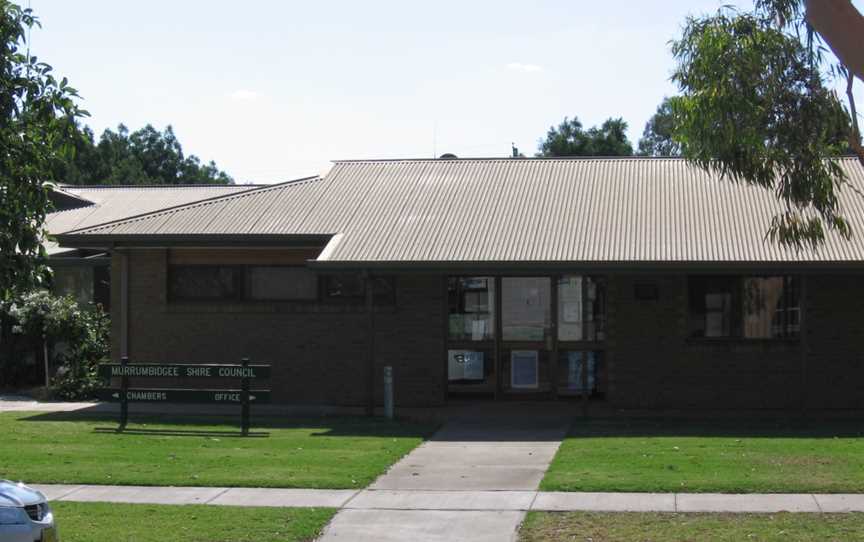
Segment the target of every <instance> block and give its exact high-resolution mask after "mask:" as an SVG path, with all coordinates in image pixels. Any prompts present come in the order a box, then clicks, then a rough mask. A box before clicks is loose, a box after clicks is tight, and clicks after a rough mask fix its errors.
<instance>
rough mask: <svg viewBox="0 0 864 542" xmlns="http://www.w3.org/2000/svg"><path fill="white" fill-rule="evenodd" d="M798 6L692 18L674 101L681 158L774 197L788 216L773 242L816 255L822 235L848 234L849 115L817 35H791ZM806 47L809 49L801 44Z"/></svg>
mask: <svg viewBox="0 0 864 542" xmlns="http://www.w3.org/2000/svg"><path fill="white" fill-rule="evenodd" d="M798 16H800V5H799V3H798V2H790V1H788V0H787V1H780V0H775V1H770V2H769V1H761V2H757V9H756V11H754V12H752V13H739V12H736V11H732V10H729V9H723V10H721V11H720V12H718V13H717V14H716V15H714V16H710V17H701V18H690V19H688V21H687V24H686V27H685V29H684V32H683V35H682V37H681V39H679V40H678V41H676V42H674V43H673V45H672V52H673V54H674V56H675V58H676V60H677V61H678V66H677V68H676V70H675V72H674V74H673V77H672V79H673V81H675V82H676V83H677V84H678V86H679V88H680V90H681V93H682V95H681V96H680V97H679V98H676V99H675V100H673V101H672V113H673V118H674V124H675V126H674V130H673V132H674V133H673V137H674V139H675V140H676V141H677V142H679V143H680V145H681V150H682V154H683V155H684V156H685V157H686V158H688V159H690V160H691V161H693V162H694V163H695V164H697V165H699V166H700V167H702V168H704V169H706V170H711V171H715V172H717V173H719V174H721V175H722V176H723V177H725V178H727V179H730V180H732V181H734V182H746V183H749V184H754V185H758V186H761V187H764V188H766V189H768V190H772V191H773V192H774V193H775V194H776V195H777V197H778V198H779V199H780V201H781V202H782V204H783V207H784V210H783V212H781V213H780V214H778V215H777V216H775V217H774V219H773V221H772V223H771V225H770V228H769V230H768V237H769V238H770V239H772V240H773V241H775V242H778V243H780V244H781V245H785V246H794V247H796V248H798V249H801V248H803V247H805V246H809V247H812V248H815V247H817V246H818V245H819V244H820V243H821V242H823V240H824V237H825V231H826V229H827V230H835V231H836V232H838V233H839V234H840V235H842V236H844V237H847V238H848V237H849V236H850V235H851V231H850V227H849V223H848V222H847V221H846V219H845V218H843V216H841V214H840V211H839V208H838V192H839V189H840V187H841V186H842V185H843V183H844V182H845V180H846V179H845V176H844V173H843V171H842V169H841V168H840V166H839V164H838V162H837V160H836V157H837V156H838V155H840V154H842V153H844V152H845V151H846V150H847V149H848V145H847V144H846V143H845V142H846V141H848V136H849V133H850V129H851V126H850V120H849V116H848V114H847V113H846V111H845V110H844V107H843V104H842V103H841V102H840V100H839V99H838V97H837V96H836V94H835V93H834V92H832V91H831V90H829V89H828V88H826V85H825V81H824V76H823V74H822V73H821V72H820V70H819V57H818V56H817V55H814V53H813V49H812V41H811V37H812V36H811V37H805V38H802V37H801V34H800V32H799V31H797V30H794V29H792V30H790V29H789V26H788V25H789V22H788V19H789V18H792V17H798ZM802 40H803V41H802Z"/></svg>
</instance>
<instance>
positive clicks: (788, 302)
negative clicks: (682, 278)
mask: <svg viewBox="0 0 864 542" xmlns="http://www.w3.org/2000/svg"><path fill="white" fill-rule="evenodd" d="M689 290H690V336H691V337H705V338H723V337H739V338H745V339H772V338H784V337H797V336H798V334H799V332H800V330H801V324H800V312H801V309H800V293H799V286H798V280H797V279H796V278H795V277H789V276H768V277H691V278H690V285H689Z"/></svg>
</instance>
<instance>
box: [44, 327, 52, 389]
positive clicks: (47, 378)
mask: <svg viewBox="0 0 864 542" xmlns="http://www.w3.org/2000/svg"><path fill="white" fill-rule="evenodd" d="M42 356H43V357H44V358H45V391H46V392H47V391H48V390H49V389H50V387H51V375H50V373H49V372H48V338H47V337H46V335H45V331H44V330H43V331H42Z"/></svg>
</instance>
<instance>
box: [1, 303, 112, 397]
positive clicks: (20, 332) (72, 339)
mask: <svg viewBox="0 0 864 542" xmlns="http://www.w3.org/2000/svg"><path fill="white" fill-rule="evenodd" d="M0 312H2V313H3V314H2V317H3V318H4V319H8V321H9V322H10V323H11V326H12V327H11V329H12V333H13V334H14V335H17V336H19V337H20V338H21V339H23V340H22V341H20V342H21V343H23V344H25V345H37V344H38V345H41V344H42V340H43V337H44V339H45V340H46V341H47V343H48V346H49V351H50V352H52V353H53V356H52V359H51V361H52V362H53V363H52V364H53V365H54V366H55V367H57V370H56V372H55V375H54V378H53V379H52V381H51V384H52V385H51V388H52V389H51V391H52V393H53V395H54V396H55V397H58V398H60V399H68V400H80V399H88V398H90V397H92V396H93V392H94V391H95V389H96V388H97V387H98V385H99V379H98V375H97V368H98V365H99V363H100V362H102V361H105V360H107V358H108V354H109V324H108V317H107V315H106V314H105V312H104V311H103V310H102V308H101V307H100V306H88V307H84V308H82V307H79V305H78V303H76V301H75V299H74V298H73V297H71V296H63V297H58V296H55V295H52V294H51V293H50V292H47V291H44V290H40V291H34V292H30V293H27V294H25V295H23V296H21V297H20V298H19V299H18V300H16V301H15V302H13V303H9V304H6V305H5V306H0ZM36 357H37V358H39V359H41V355H38V354H37V356H36Z"/></svg>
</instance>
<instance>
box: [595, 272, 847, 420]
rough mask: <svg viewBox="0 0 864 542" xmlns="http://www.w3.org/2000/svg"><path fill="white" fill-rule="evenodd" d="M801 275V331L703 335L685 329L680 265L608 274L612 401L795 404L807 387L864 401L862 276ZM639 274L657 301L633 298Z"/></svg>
mask: <svg viewBox="0 0 864 542" xmlns="http://www.w3.org/2000/svg"><path fill="white" fill-rule="evenodd" d="M806 280H807V301H806V302H805V307H806V314H805V329H806V330H807V331H806V333H807V337H806V340H788V341H773V340H765V341H744V340H729V341H713V342H708V341H699V340H692V339H688V337H687V317H688V314H687V277H686V275H670V276H663V277H659V278H658V277H645V276H641V277H639V276H622V275H616V276H612V277H610V281H609V284H610V288H609V307H608V310H609V339H608V342H607V349H608V351H607V363H608V368H609V394H608V396H609V400H610V402H611V403H612V404H614V405H615V406H619V407H622V408H685V409H686V408H712V409H713V408H717V409H728V408H737V409H763V408H765V409H784V408H785V409H791V408H799V407H800V406H801V404H802V399H803V392H805V391H806V395H807V401H808V403H807V404H808V407H810V408H862V407H864V400H862V395H864V394H862V391H864V384H862V382H864V348H862V345H864V343H862V339H864V334H862V325H861V323H862V320H861V316H860V310H858V307H861V306H864V289H862V288H861V287H860V286H859V285H860V284H861V277H859V276H852V275H845V276H842V275H841V276H824V275H818V276H817V275H813V276H809V277H807V279H806ZM640 281H648V282H652V283H654V284H656V285H657V286H659V292H660V295H659V298H658V299H657V300H656V301H638V300H636V299H635V296H634V286H635V284H636V283H637V282H640ZM805 349H806V351H807V357H806V360H805V358H804V356H803V354H804V352H805ZM805 361H806V364H807V372H806V373H804V372H803V371H804V369H803V367H804V364H805ZM804 388H806V389H804Z"/></svg>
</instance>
